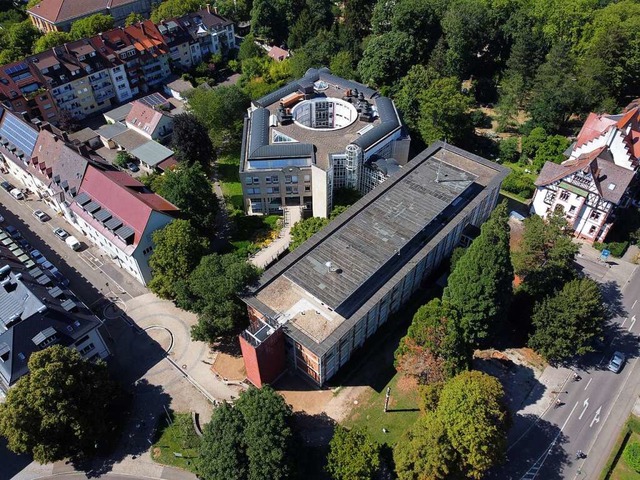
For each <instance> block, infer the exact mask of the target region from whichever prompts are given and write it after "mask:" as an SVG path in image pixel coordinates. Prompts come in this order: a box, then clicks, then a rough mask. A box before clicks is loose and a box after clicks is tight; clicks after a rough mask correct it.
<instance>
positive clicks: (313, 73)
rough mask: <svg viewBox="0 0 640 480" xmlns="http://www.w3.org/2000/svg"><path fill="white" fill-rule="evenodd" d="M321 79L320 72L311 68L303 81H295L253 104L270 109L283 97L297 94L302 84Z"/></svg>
mask: <svg viewBox="0 0 640 480" xmlns="http://www.w3.org/2000/svg"><path fill="white" fill-rule="evenodd" d="M319 79H320V72H319V71H318V70H316V69H313V68H310V69H309V70H307V73H306V74H305V76H304V77H302V78H301V79H299V80H294V81H292V82H290V83H288V84H286V85H285V86H284V87H281V88H279V89H278V90H276V91H275V92H271V93H269V94H267V95H265V96H264V97H262V98H259V99H258V100H255V101H254V102H253V103H254V104H256V105H260V106H261V107H268V106H269V105H272V104H274V103H276V102H279V101H280V99H281V98H282V97H286V96H287V95H289V94H291V93H295V92H297V91H298V90H299V89H300V83H307V82H315V81H317V80H319Z"/></svg>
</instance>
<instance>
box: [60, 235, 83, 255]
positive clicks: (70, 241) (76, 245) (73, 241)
mask: <svg viewBox="0 0 640 480" xmlns="http://www.w3.org/2000/svg"><path fill="white" fill-rule="evenodd" d="M64 241H65V243H66V244H67V245H69V247H71V250H74V251H76V252H77V251H78V250H80V249H81V248H82V244H81V243H80V242H79V241H78V239H77V238H76V237H74V236H73V235H69V236H68V237H67V238H65V239H64Z"/></svg>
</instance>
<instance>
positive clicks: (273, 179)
mask: <svg viewBox="0 0 640 480" xmlns="http://www.w3.org/2000/svg"><path fill="white" fill-rule="evenodd" d="M302 178H303V180H304V183H310V182H311V175H304V176H303V177H302ZM299 181H300V178H299V177H298V175H285V176H284V183H298V182H299ZM264 182H265V183H267V184H269V183H278V182H280V176H278V175H271V176H268V177H265V179H264ZM244 184H245V185H260V177H245V178H244Z"/></svg>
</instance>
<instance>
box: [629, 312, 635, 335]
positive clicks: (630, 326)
mask: <svg viewBox="0 0 640 480" xmlns="http://www.w3.org/2000/svg"><path fill="white" fill-rule="evenodd" d="M635 323H636V316H635V315H634V316H633V317H631V325H629V331H631V329H632V328H633V325H634V324H635Z"/></svg>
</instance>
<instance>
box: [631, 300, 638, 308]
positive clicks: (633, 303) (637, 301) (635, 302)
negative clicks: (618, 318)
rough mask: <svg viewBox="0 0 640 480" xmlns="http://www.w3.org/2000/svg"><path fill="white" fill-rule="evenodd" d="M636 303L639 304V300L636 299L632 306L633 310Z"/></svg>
mask: <svg viewBox="0 0 640 480" xmlns="http://www.w3.org/2000/svg"><path fill="white" fill-rule="evenodd" d="M636 303H638V300H637V299H636V301H635V302H633V305H631V310H633V309H634V308H635V306H636Z"/></svg>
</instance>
